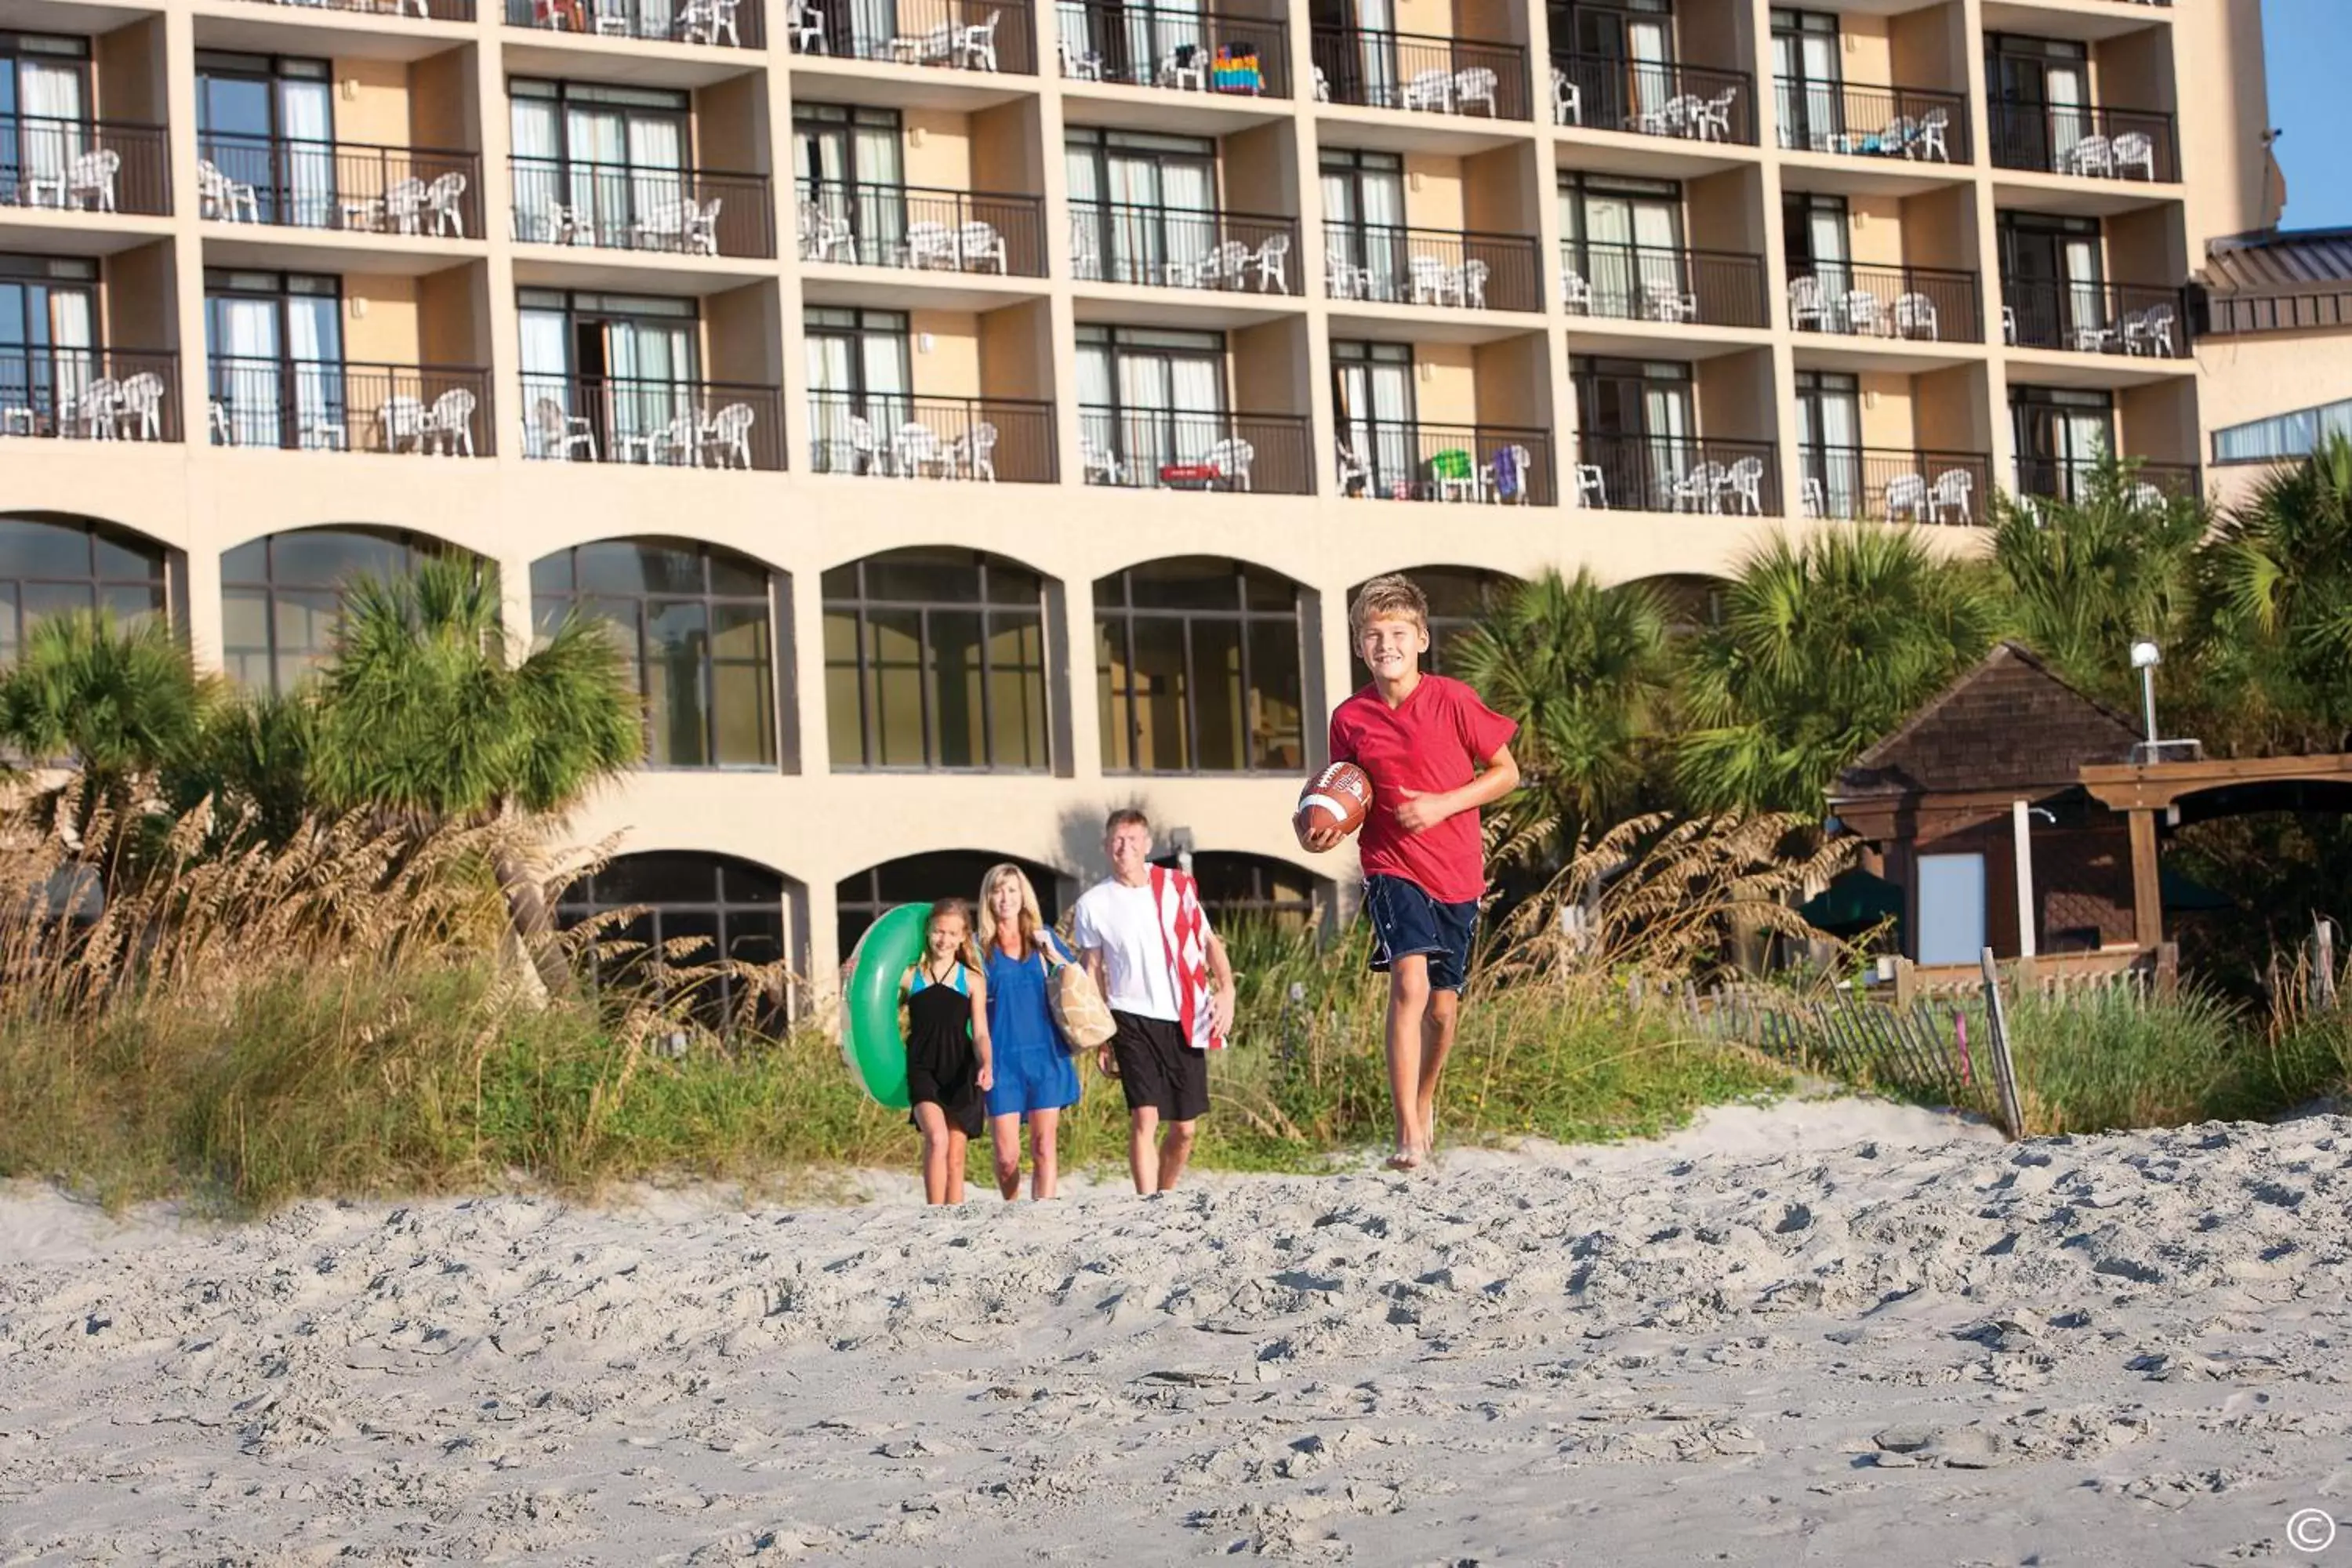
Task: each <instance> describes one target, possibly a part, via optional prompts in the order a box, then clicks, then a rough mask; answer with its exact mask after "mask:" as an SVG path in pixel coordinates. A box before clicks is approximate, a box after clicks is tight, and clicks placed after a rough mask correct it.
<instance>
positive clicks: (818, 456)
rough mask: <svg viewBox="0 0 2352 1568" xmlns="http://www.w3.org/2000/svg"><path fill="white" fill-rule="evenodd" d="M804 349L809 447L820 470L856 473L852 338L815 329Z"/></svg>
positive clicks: (821, 471)
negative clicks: (852, 436)
mask: <svg viewBox="0 0 2352 1568" xmlns="http://www.w3.org/2000/svg"><path fill="white" fill-rule="evenodd" d="M803 352H804V353H806V355H807V359H808V384H809V447H810V451H811V454H812V455H813V457H814V459H815V466H816V468H817V471H818V472H819V473H837V474H847V473H854V472H856V461H857V459H856V449H855V447H852V445H851V443H850V439H849V421H850V420H851V418H852V417H854V416H856V412H857V411H856V409H855V408H853V407H851V406H850V399H849V394H850V393H851V392H852V391H854V390H855V389H856V384H855V382H854V381H853V379H852V378H851V376H850V374H849V340H848V339H847V338H845V337H837V336H835V335H834V334H832V333H830V332H826V333H817V332H811V333H810V334H809V335H808V339H807V343H806V347H805V349H804V351H803Z"/></svg>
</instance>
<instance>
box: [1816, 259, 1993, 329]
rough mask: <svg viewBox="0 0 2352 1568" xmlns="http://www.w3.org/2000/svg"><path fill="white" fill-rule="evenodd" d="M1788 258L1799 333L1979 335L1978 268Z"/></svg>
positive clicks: (1982, 316)
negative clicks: (1963, 269) (1806, 267)
mask: <svg viewBox="0 0 2352 1568" xmlns="http://www.w3.org/2000/svg"><path fill="white" fill-rule="evenodd" d="M1803 265H1810V267H1811V270H1810V271H1806V270H1801V264H1800V263H1798V262H1796V261H1794V260H1791V261H1790V263H1789V324H1790V326H1791V327H1793V328H1795V329H1796V330H1797V331H1801V332H1838V333H1842V334H1843V335H1845V336H1848V337H1857V338H1902V339H1907V340H1911V341H1915V342H1948V343H1980V342H1984V312H1983V310H1982V308H1981V306H1980V305H1979V301H1978V299H1977V275H1976V274H1975V273H1973V272H1956V271H1953V270H1951V269H1950V268H1941V267H1868V266H1860V265H1856V264H1854V263H1853V262H1843V261H1839V262H1826V263H1824V262H1813V263H1810V264H1803Z"/></svg>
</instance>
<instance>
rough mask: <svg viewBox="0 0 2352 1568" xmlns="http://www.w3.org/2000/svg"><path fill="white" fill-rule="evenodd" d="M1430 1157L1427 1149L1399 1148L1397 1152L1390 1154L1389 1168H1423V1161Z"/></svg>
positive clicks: (1412, 1169) (1407, 1169)
mask: <svg viewBox="0 0 2352 1568" xmlns="http://www.w3.org/2000/svg"><path fill="white" fill-rule="evenodd" d="M1428 1158H1429V1151H1427V1150H1426V1149H1412V1148H1405V1149H1399V1150H1398V1151H1397V1152H1395V1153H1393V1154H1391V1155H1390V1156H1389V1160H1388V1164H1389V1169H1390V1170H1391V1171H1418V1170H1419V1169H1421V1166H1422V1162H1423V1161H1424V1160H1426V1159H1428Z"/></svg>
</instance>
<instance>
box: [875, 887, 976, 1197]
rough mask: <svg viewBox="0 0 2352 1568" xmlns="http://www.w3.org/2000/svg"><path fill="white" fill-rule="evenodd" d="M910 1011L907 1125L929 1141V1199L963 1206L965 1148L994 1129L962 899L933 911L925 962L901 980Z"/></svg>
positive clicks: (925, 1165)
mask: <svg viewBox="0 0 2352 1568" xmlns="http://www.w3.org/2000/svg"><path fill="white" fill-rule="evenodd" d="M898 999H899V1001H900V1003H901V1004H902V1005H904V1006H905V1007H906V1010H907V1027H906V1040H907V1102H908V1104H909V1105H911V1106H912V1107H913V1108H914V1111H913V1114H912V1115H910V1116H908V1119H907V1120H908V1121H911V1122H913V1123H914V1124H915V1125H916V1127H918V1128H919V1129H920V1130H921V1131H922V1134H923V1199H924V1201H925V1202H926V1203H934V1204H960V1203H961V1202H963V1159H964V1144H965V1142H967V1141H968V1140H970V1139H973V1138H977V1137H979V1136H980V1134H981V1131H982V1129H983V1128H985V1127H986V1126H987V1125H988V1086H989V1083H990V1081H991V1077H990V1073H989V1068H988V979H987V976H986V975H985V974H984V973H982V970H981V967H980V961H979V958H978V955H977V954H975V953H974V952H972V950H971V908H970V906H968V905H967V904H965V902H964V901H963V900H961V899H941V900H940V901H939V902H938V903H936V904H933V905H932V906H931V920H930V925H929V929H928V931H926V933H925V937H924V952H923V956H922V957H921V958H919V959H918V960H916V961H915V962H914V963H910V964H908V966H907V973H905V974H903V975H901V976H899V978H898Z"/></svg>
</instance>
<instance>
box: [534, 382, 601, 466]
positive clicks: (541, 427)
mask: <svg viewBox="0 0 2352 1568" xmlns="http://www.w3.org/2000/svg"><path fill="white" fill-rule="evenodd" d="M530 416H531V424H532V427H533V434H534V435H535V436H536V437H537V438H538V442H539V455H540V456H541V457H542V458H558V459H561V460H567V461H568V460H569V459H570V458H571V456H572V453H573V452H575V451H580V452H585V453H587V454H588V460H589V461H590V462H592V463H593V462H594V461H596V430H595V426H592V425H591V424H589V423H588V421H587V419H586V418H585V417H584V416H581V415H578V414H566V413H564V412H563V405H562V404H561V403H558V402H557V401H555V399H553V398H552V397H542V398H541V399H540V400H539V401H538V402H537V403H534V404H532V405H531V408H530Z"/></svg>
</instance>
